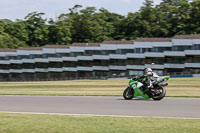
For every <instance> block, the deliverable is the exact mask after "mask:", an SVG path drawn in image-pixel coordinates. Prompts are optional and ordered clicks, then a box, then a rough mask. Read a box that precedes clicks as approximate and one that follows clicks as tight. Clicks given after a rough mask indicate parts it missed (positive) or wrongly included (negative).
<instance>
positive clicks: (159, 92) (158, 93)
mask: <svg viewBox="0 0 200 133" xmlns="http://www.w3.org/2000/svg"><path fill="white" fill-rule="evenodd" d="M165 95H166V90H165V88H163V87H161V86H159V87H158V88H156V89H154V95H153V96H152V99H153V100H161V99H163V98H164V97H165Z"/></svg>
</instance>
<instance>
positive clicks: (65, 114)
mask: <svg viewBox="0 0 200 133" xmlns="http://www.w3.org/2000/svg"><path fill="white" fill-rule="evenodd" d="M0 113H11V114H40V115H43V114H45V115H63V116H102V117H128V118H147V117H150V118H167V119H200V118H190V117H164V116H163V117H162V116H128V115H96V114H67V113H41V112H12V111H11V112H10V111H0Z"/></svg>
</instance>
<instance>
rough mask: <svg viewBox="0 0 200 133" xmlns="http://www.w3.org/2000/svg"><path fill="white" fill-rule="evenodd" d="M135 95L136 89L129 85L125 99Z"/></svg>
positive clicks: (125, 92)
mask: <svg viewBox="0 0 200 133" xmlns="http://www.w3.org/2000/svg"><path fill="white" fill-rule="evenodd" d="M133 96H134V90H133V88H131V87H127V88H126V89H125V90H124V93H123V97H124V99H125V100H131V99H132V98H133Z"/></svg>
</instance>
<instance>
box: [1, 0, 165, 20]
mask: <svg viewBox="0 0 200 133" xmlns="http://www.w3.org/2000/svg"><path fill="white" fill-rule="evenodd" d="M144 1H145V0H0V19H10V20H16V19H24V17H25V16H26V15H27V14H28V13H31V12H35V11H37V12H44V13H45V15H44V18H53V19H56V17H57V16H59V15H60V14H61V13H68V12H69V10H68V9H69V8H72V7H73V6H74V5H76V4H79V5H83V7H84V8H85V7H88V6H94V7H96V8H97V9H100V8H105V9H107V10H109V11H110V12H114V13H118V14H121V15H127V14H128V13H129V12H136V11H138V10H139V9H140V7H141V6H142V5H143V3H144ZM161 1H162V0H154V5H157V4H159V3H160V2H161Z"/></svg>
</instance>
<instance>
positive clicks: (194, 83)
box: [0, 78, 200, 97]
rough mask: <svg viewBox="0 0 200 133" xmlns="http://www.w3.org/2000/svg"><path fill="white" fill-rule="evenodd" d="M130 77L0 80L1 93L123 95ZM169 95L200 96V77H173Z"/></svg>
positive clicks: (168, 89)
mask: <svg viewBox="0 0 200 133" xmlns="http://www.w3.org/2000/svg"><path fill="white" fill-rule="evenodd" d="M128 81H129V80H128V79H121V80H73V81H44V82H0V95H57V96H122V93H123V90H124V89H125V88H126V87H127V86H128ZM166 89H167V96H173V97H200V78H172V79H170V80H169V86H167V87H166Z"/></svg>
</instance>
